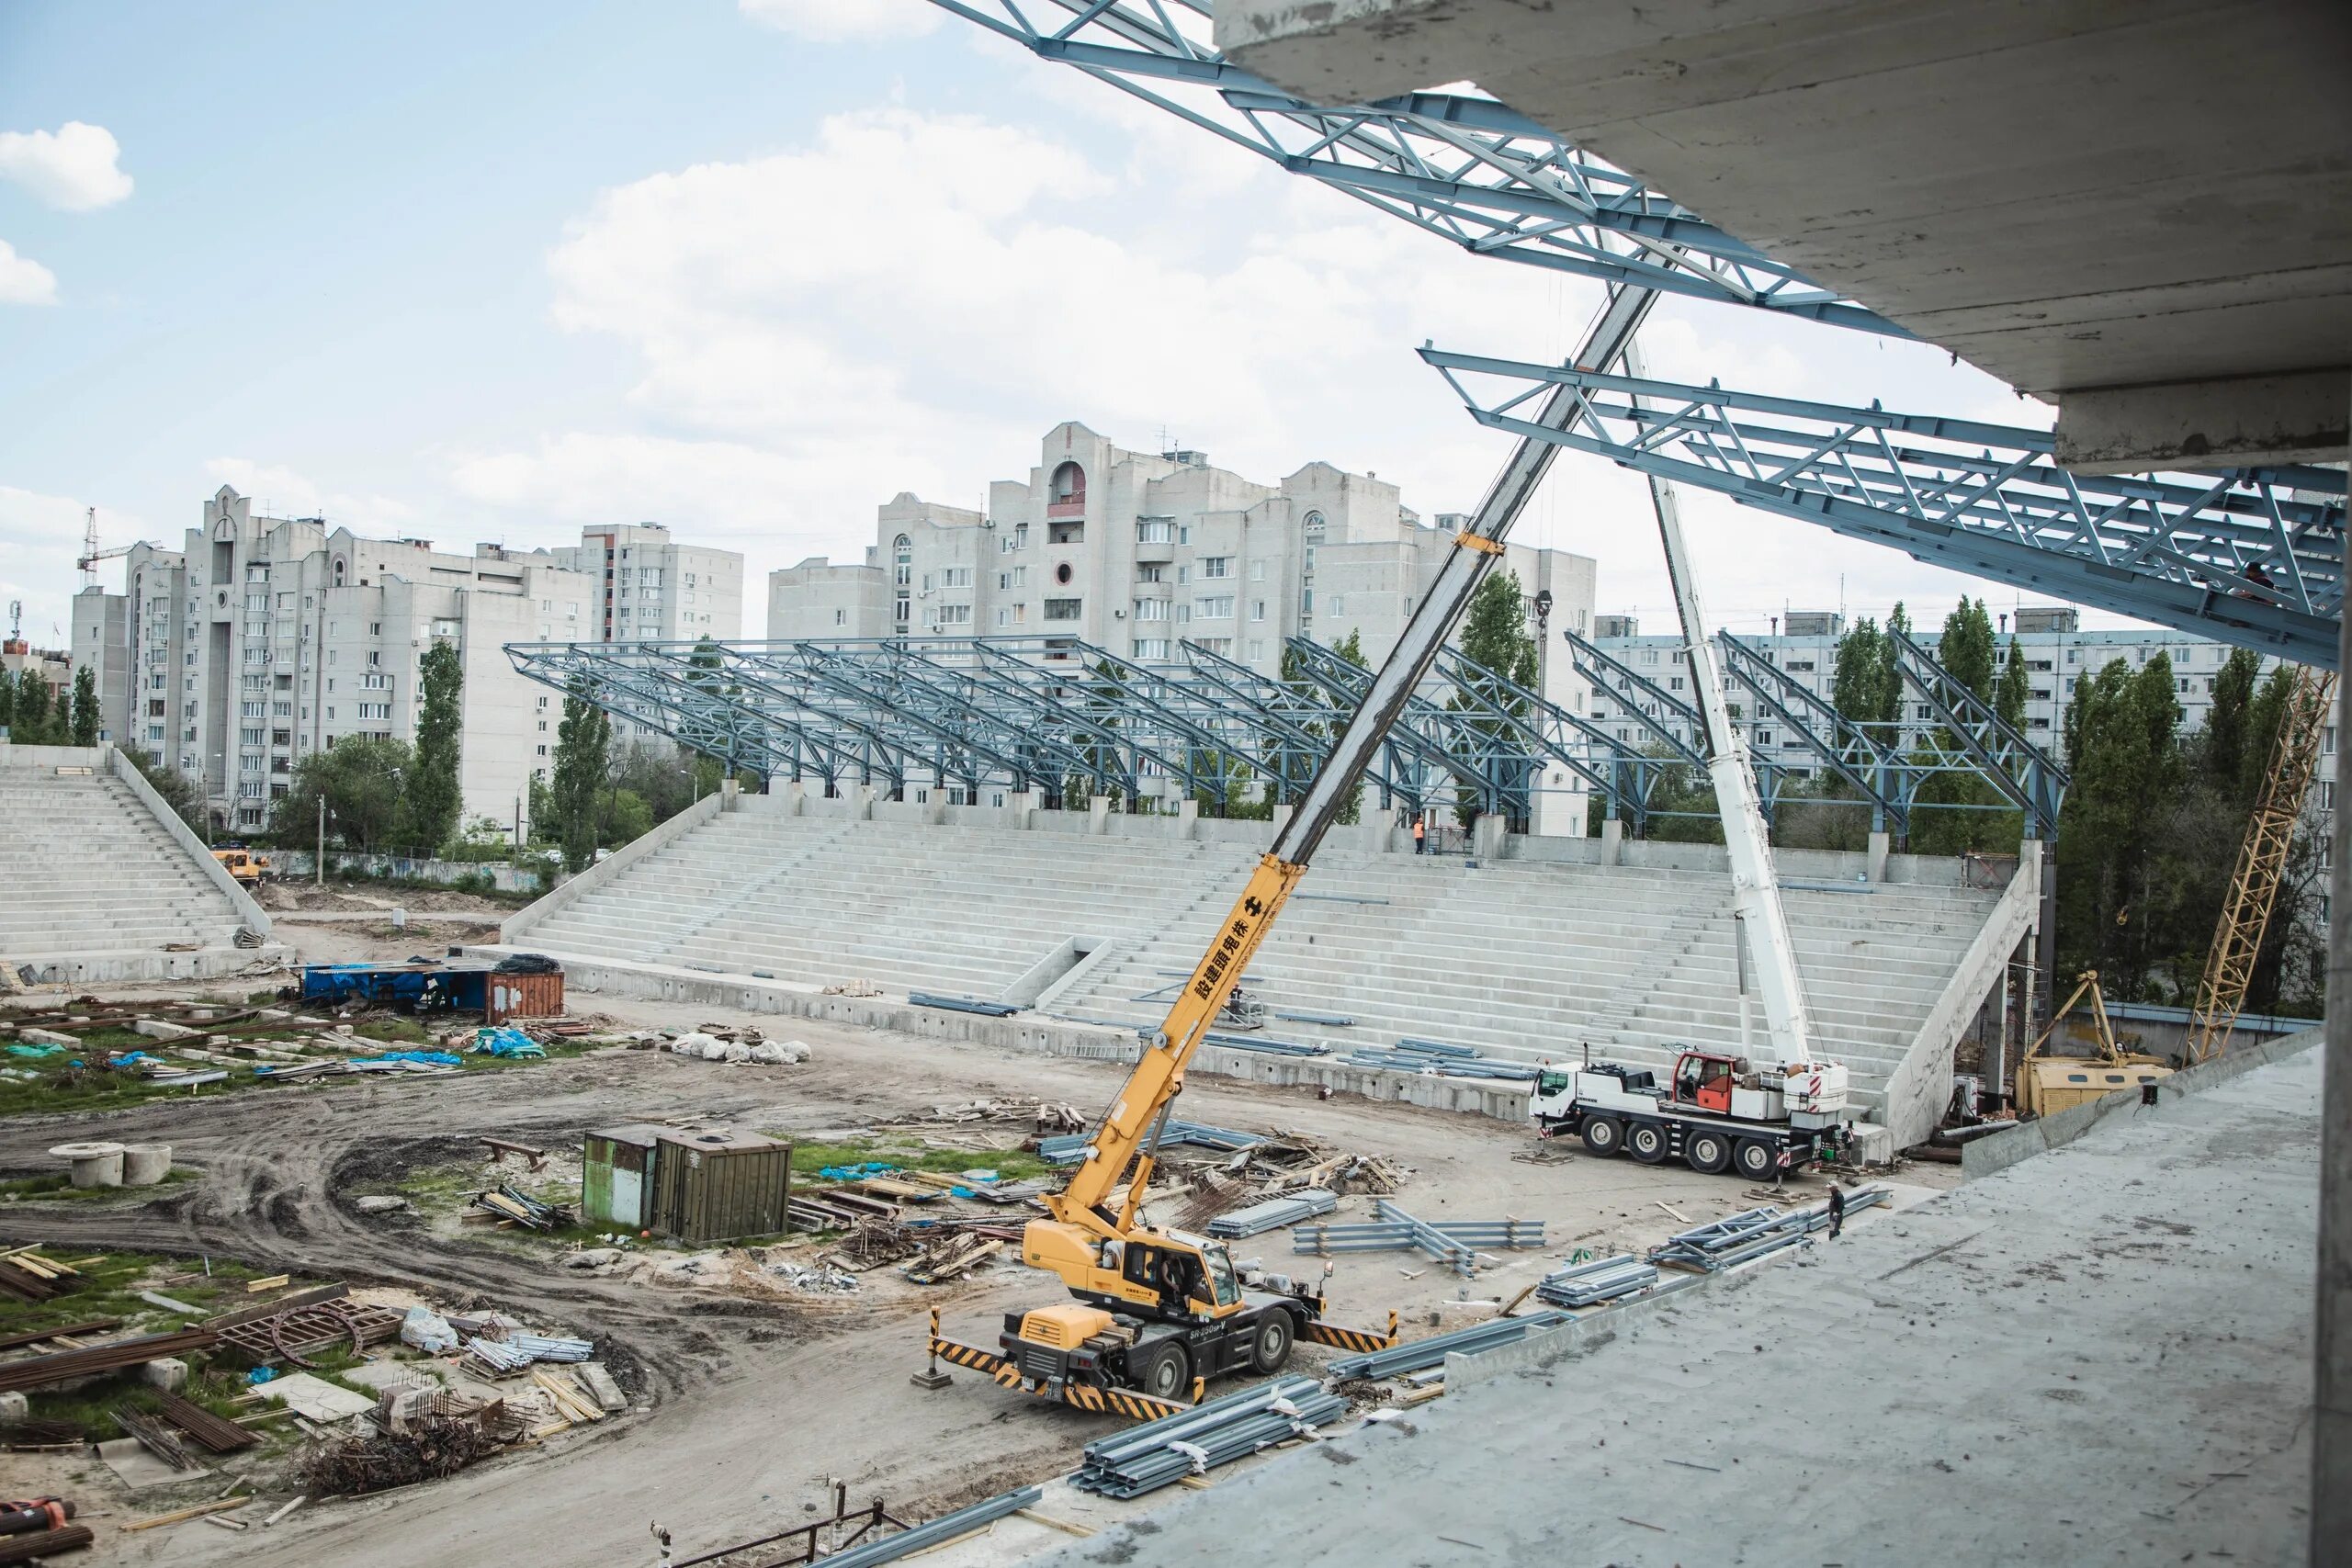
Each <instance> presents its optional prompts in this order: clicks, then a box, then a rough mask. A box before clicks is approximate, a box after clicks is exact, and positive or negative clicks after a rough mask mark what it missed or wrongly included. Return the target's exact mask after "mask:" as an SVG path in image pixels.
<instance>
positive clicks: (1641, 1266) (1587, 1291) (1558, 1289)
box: [1535, 1252, 1657, 1307]
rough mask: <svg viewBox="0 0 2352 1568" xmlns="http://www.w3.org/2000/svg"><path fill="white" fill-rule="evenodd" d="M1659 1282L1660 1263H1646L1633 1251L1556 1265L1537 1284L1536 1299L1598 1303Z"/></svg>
mask: <svg viewBox="0 0 2352 1568" xmlns="http://www.w3.org/2000/svg"><path fill="white" fill-rule="evenodd" d="M1656 1284H1657V1264H1655V1263H1645V1262H1643V1261H1642V1260H1641V1259H1640V1258H1635V1257H1634V1255H1633V1254H1632V1253H1630V1252H1621V1253H1619V1254H1617V1256H1615V1257H1614V1258H1600V1259H1598V1260H1596V1261H1594V1262H1591V1263H1579V1264H1577V1265H1575V1266H1574V1267H1572V1268H1567V1269H1556V1270H1555V1271H1554V1272H1552V1273H1549V1274H1546V1275H1544V1279H1543V1280H1542V1282H1541V1283H1539V1284H1538V1285H1537V1286H1536V1287H1535V1295H1536V1299H1537V1300H1539V1301H1546V1302H1550V1303H1552V1304H1553V1305H1554V1306H1563V1307H1589V1306H1599V1305H1600V1303H1603V1302H1613V1301H1615V1300H1616V1299H1617V1298H1618V1297H1620V1296H1630V1295H1632V1294H1633V1293H1634V1292H1636V1291H1646V1290H1649V1289H1650V1288H1651V1287H1653V1286H1655V1285H1656Z"/></svg>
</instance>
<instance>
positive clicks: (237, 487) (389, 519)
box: [204, 457, 416, 534]
mask: <svg viewBox="0 0 2352 1568" xmlns="http://www.w3.org/2000/svg"><path fill="white" fill-rule="evenodd" d="M204 473H205V477H206V478H207V479H209V480H210V481H211V482H212V483H213V484H215V485H223V484H225V485H228V486H229V487H231V488H232V489H233V490H234V491H236V492H237V493H238V494H239V495H242V496H244V497H246V498H248V499H249V500H251V501H252V502H253V503H254V511H255V512H256V513H267V514H268V515H269V516H272V517H323V518H325V519H326V520H327V521H328V522H329V523H333V524H339V525H345V526H347V527H350V528H353V529H356V531H358V532H360V533H363V534H365V533H368V532H370V531H372V530H378V529H384V528H396V527H401V526H404V525H408V524H409V523H412V522H413V521H414V520H415V517H416V512H415V509H414V508H413V507H411V506H409V505H408V504H407V503H406V502H400V501H395V500H393V499H392V498H391V497H390V496H383V495H368V494H357V493H354V492H352V491H331V490H326V489H323V488H322V487H321V486H319V485H317V484H315V483H313V482H312V481H311V479H310V477H309V476H308V475H305V474H301V473H298V472H296V471H295V470H294V469H292V468H288V467H286V466H285V465H284V464H282V463H258V462H255V461H254V459H252V458H250V457H211V458H208V459H206V461H205V464H204Z"/></svg>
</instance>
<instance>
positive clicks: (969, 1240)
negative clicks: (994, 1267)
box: [899, 1231, 1004, 1285]
mask: <svg viewBox="0 0 2352 1568" xmlns="http://www.w3.org/2000/svg"><path fill="white" fill-rule="evenodd" d="M1003 1250H1004V1243H1003V1241H1002V1240H1001V1239H1000V1238H998V1237H995V1236H984V1235H980V1234H979V1233H978V1232H977V1231H964V1232H961V1233H960V1234H957V1235H950V1236H947V1237H945V1238H944V1239H943V1240H940V1241H937V1242H933V1244H932V1245H931V1246H930V1247H926V1248H924V1249H923V1253H922V1257H920V1258H916V1259H915V1260H914V1261H913V1262H911V1263H910V1264H908V1265H907V1266H906V1267H905V1268H903V1269H899V1272H900V1273H901V1274H904V1275H905V1276H906V1277H907V1278H908V1279H910V1280H913V1281H914V1282H915V1283H916V1284H918V1285H936V1284H941V1283H943V1282H944V1281H946V1280H955V1279H960V1278H962V1277H963V1276H964V1275H966V1274H967V1273H969V1272H971V1271H972V1270H973V1269H976V1268H978V1267H979V1266H980V1265H981V1264H982V1263H985V1262H987V1261H988V1260H989V1258H993V1257H995V1256H996V1255H997V1254H998V1253H1000V1252H1001V1251H1003Z"/></svg>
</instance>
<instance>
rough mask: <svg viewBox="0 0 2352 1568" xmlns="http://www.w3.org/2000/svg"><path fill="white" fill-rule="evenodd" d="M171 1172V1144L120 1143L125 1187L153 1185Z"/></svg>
mask: <svg viewBox="0 0 2352 1568" xmlns="http://www.w3.org/2000/svg"><path fill="white" fill-rule="evenodd" d="M171 1173H172V1145H169V1144H125V1145H122V1184H123V1185H124V1186H125V1187H153V1186H154V1185H155V1183H157V1182H158V1181H161V1180H163V1179H164V1178H165V1177H166V1176H169V1175H170V1174H171Z"/></svg>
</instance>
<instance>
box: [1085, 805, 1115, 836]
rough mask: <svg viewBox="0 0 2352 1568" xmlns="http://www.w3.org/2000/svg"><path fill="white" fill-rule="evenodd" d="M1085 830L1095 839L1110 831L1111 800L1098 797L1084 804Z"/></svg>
mask: <svg viewBox="0 0 2352 1568" xmlns="http://www.w3.org/2000/svg"><path fill="white" fill-rule="evenodd" d="M1086 830H1087V831H1088V832H1090V833H1091V834H1093V835H1094V836H1095V837H1096V838H1098V839H1099V838H1101V837H1102V836H1103V834H1105V833H1107V832H1109V831H1110V830H1111V798H1110V796H1108V795H1096V796H1095V797H1094V798H1093V799H1091V800H1090V801H1088V802H1087V803H1086Z"/></svg>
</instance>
